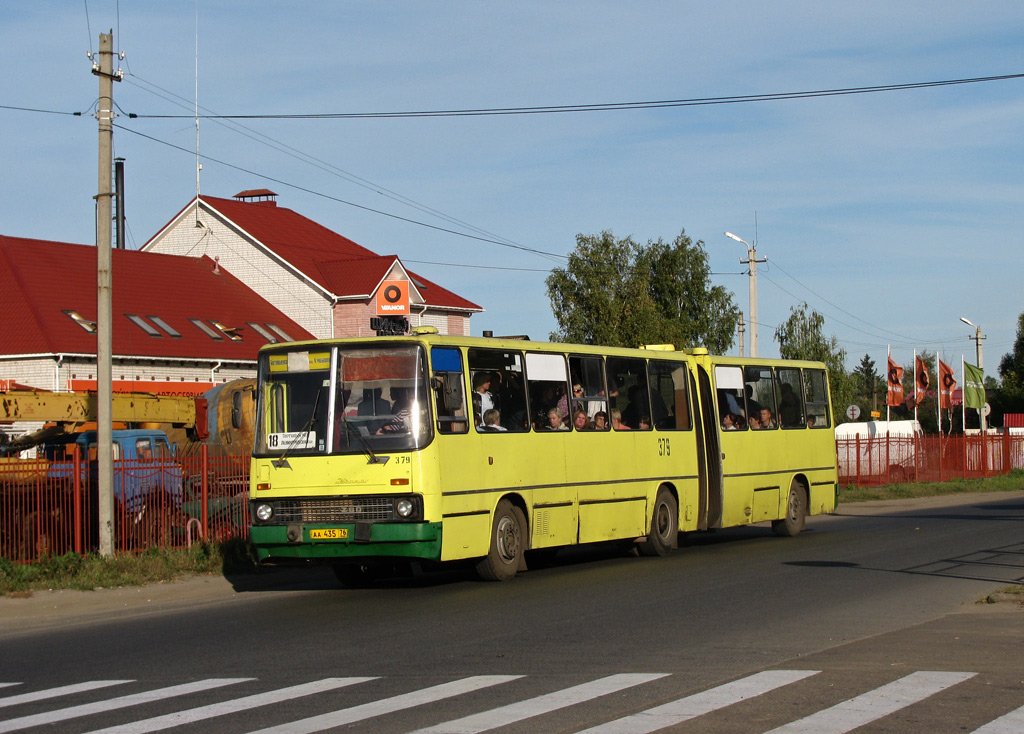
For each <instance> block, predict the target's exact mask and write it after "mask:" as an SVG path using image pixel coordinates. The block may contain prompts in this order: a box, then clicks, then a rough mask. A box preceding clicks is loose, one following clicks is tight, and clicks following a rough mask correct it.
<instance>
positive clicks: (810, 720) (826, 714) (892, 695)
mask: <svg viewBox="0 0 1024 734" xmlns="http://www.w3.org/2000/svg"><path fill="white" fill-rule="evenodd" d="M975 675H977V673H944V672H938V671H932V670H924V671H919V672H917V673H911V674H910V675H908V676H905V677H903V678H900V679H899V680H895V681H893V682H892V683H889V684H887V685H884V686H882V687H881V688H876V689H875V690H873V691H868V692H867V693H864V694H862V695H860V696H857V697H855V698H851V699H849V700H848V701H843V702H842V703H837V704H836V705H835V706H832V707H830V708H827V709H825V710H823V711H819V712H818V713H816V714H811V715H810V716H808V717H806V718H803V719H800V720H798V721H794V722H792V723H790V724H786V725H785V726H780V727H779V728H777V729H772V731H771V732H769V734H804V733H807V734H843V732H848V731H851V730H852V729H856V728H857V727H859V726H864V725H865V724H868V723H870V722H872V721H874V720H876V719H880V718H882V717H883V716H888V715H889V714H891V713H893V712H895V711H899V710H900V709H901V708H904V707H906V706H910V705H911V704H914V703H917V702H919V701H923V700H924V699H926V698H928V697H929V696H934V695H935V694H936V693H938V692H940V691H943V690H945V689H947V688H949V687H950V686H954V685H956V684H957V683H962V682H963V681H965V680H968V679H969V678H973V677H974V676H975Z"/></svg>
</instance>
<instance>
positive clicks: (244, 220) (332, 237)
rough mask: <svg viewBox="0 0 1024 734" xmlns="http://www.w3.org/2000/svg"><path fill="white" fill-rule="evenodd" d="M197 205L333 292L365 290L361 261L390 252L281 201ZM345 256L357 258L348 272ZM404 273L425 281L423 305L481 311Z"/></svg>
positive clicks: (368, 269) (369, 281) (365, 267)
mask: <svg viewBox="0 0 1024 734" xmlns="http://www.w3.org/2000/svg"><path fill="white" fill-rule="evenodd" d="M202 200H203V204H205V205H206V206H208V207H211V208H213V209H214V210H215V211H217V212H219V213H220V215H221V216H222V217H224V218H226V219H228V220H230V221H231V222H233V223H234V224H235V225H236V226H238V227H240V228H241V229H242V230H244V231H245V232H246V233H248V234H249V235H250V236H252V237H253V238H254V239H256V240H257V241H258V242H260V243H262V244H263V245H264V246H266V247H268V248H269V249H270V250H272V251H273V252H274V253H275V254H277V256H278V257H280V258H281V259H282V260H284V261H286V262H288V263H289V264H291V265H292V267H294V268H296V269H297V270H298V271H299V272H301V273H302V274H303V275H305V276H306V277H308V278H310V279H311V280H313V281H315V282H316V283H318V284H320V286H321V287H323V288H325V289H326V290H327V291H329V292H331V293H333V294H334V295H336V296H339V297H342V298H344V297H346V296H357V295H363V294H368V293H371V292H372V291H373V289H374V288H376V286H377V284H378V283H379V282H380V278H377V279H376V280H374V279H373V276H374V274H375V273H376V272H377V268H378V266H370V265H369V264H368V263H367V262H366V261H370V260H381V261H384V260H386V261H388V262H393V261H394V257H393V256H392V257H381V256H379V255H377V254H376V253H375V252H372V251H371V250H368V249H367V248H365V247H363V246H362V245H358V244H356V243H355V242H353V241H352V240H350V239H348V238H347V237H343V236H342V235H340V234H338V233H337V232H332V231H331V230H329V229H327V228H326V227H324V226H322V225H320V224H317V223H316V222H314V221H313V220H311V219H307V218H306V217H304V216H302V215H301V214H298V213H296V212H294V211H292V210H291V209H287V208H285V207H282V206H276V207H267V206H260V205H259V203H257V202H253V203H250V202H245V201H235V200H233V199H221V198H218V197H213V196H203V197H202ZM346 261H362V263H361V264H360V265H358V266H355V269H354V270H353V271H352V272H349V271H348V269H347V266H346ZM406 272H407V273H409V277H410V278H412V279H414V280H415V281H416V282H418V283H421V284H422V285H424V286H426V287H425V288H418V290H419V292H420V295H422V296H423V298H424V299H425V302H426V305H428V306H433V307H436V308H451V309H461V310H469V311H482V310H483V309H482V308H481V307H480V306H478V305H477V304H475V303H473V302H472V301H469V300H467V299H465V298H463V297H462V296H459V295H456V294H455V293H452V292H451V291H450V290H448V289H446V288H442V287H441V286H439V285H437V284H436V283H433V282H431V281H429V280H427V279H426V278H424V277H422V276H420V275H417V274H415V273H413V272H412V271H409V270H406Z"/></svg>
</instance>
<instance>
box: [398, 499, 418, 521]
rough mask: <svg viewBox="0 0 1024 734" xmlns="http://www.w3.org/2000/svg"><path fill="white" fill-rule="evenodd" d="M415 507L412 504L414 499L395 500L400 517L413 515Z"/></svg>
mask: <svg viewBox="0 0 1024 734" xmlns="http://www.w3.org/2000/svg"><path fill="white" fill-rule="evenodd" d="M414 509H415V507H414V506H413V504H412V500H407V499H400V500H398V501H397V502H395V511H396V512H397V513H398V516H399V517H412V513H413V510H414Z"/></svg>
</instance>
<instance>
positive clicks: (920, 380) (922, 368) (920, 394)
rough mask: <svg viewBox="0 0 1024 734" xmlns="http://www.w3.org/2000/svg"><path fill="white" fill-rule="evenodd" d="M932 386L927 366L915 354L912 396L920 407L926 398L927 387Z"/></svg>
mask: <svg viewBox="0 0 1024 734" xmlns="http://www.w3.org/2000/svg"><path fill="white" fill-rule="evenodd" d="M931 384H932V379H931V377H929V376H928V365H926V364H925V363H924V360H923V359H921V358H920V357H919V356H917V355H916V354H915V355H914V392H915V393H917V394H916V395H914V397H915V399H916V400H917V404H918V405H920V404H921V401H922V400H924V399H925V398H926V397H927V396H928V387H929V386H930V385H931Z"/></svg>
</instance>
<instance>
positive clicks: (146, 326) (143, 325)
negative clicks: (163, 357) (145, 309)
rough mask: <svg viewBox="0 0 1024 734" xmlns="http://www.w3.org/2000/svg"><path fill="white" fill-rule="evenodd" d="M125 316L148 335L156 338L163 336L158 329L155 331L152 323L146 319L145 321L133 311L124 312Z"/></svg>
mask: <svg viewBox="0 0 1024 734" xmlns="http://www.w3.org/2000/svg"><path fill="white" fill-rule="evenodd" d="M125 316H127V317H128V320H129V321H131V322H132V323H133V324H135V325H136V326H138V327H139V328H140V329H142V330H143V331H144V332H146V333H147V334H149V335H150V336H155V337H156V338H158V339H159V338H160V337H161V336H163V335H162V334H161V333H160V332H159V331H157V330H156V329H154V328H153V325H152V324H150V323H149V322H148V321H146V320H145V319H144V318H142V317H141V316H136V315H135V314H133V313H126V314H125Z"/></svg>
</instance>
